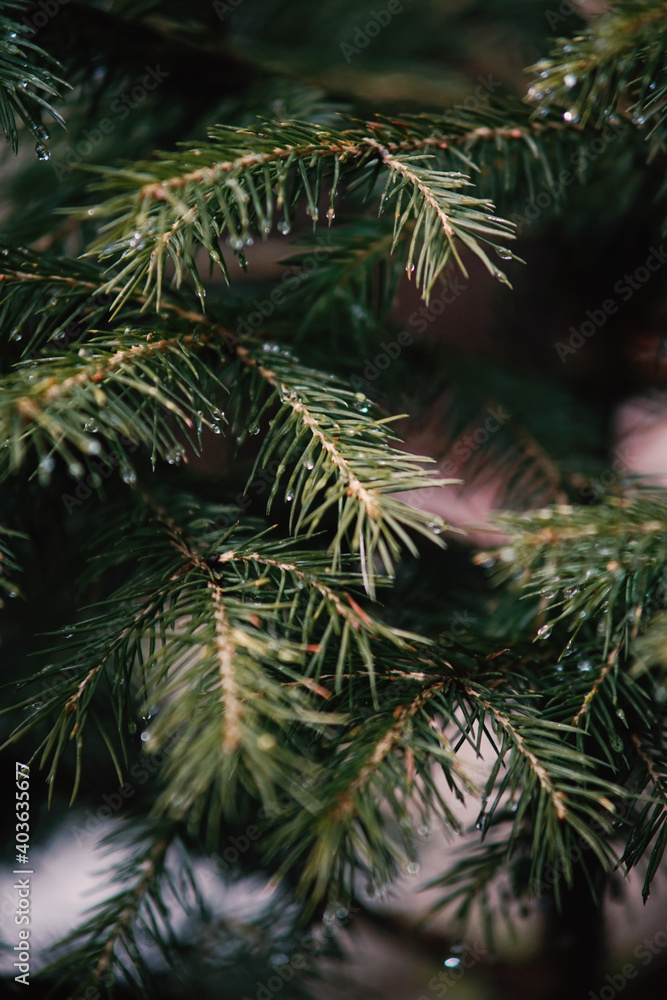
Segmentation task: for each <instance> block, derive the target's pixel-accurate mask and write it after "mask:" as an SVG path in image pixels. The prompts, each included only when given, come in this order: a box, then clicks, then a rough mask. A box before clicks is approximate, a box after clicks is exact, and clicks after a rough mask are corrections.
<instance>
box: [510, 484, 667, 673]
mask: <svg viewBox="0 0 667 1000" xmlns="http://www.w3.org/2000/svg"><path fill="white" fill-rule="evenodd" d="M654 493H655V495H650V494H647V493H641V492H640V493H638V494H637V495H636V496H632V497H628V498H621V499H616V500H614V498H610V499H609V501H608V503H607V504H605V505H604V506H602V505H601V506H598V507H595V508H589V507H569V506H567V505H565V506H556V507H554V508H551V509H549V508H545V509H544V510H543V511H538V512H531V514H529V515H525V516H520V517H517V516H507V517H503V518H502V519H501V522H500V523H502V525H503V530H504V531H506V532H507V533H508V534H509V535H510V537H511V547H507V549H506V551H505V555H506V556H507V565H506V566H505V568H504V569H502V570H500V571H499V574H498V578H499V579H500V578H501V577H503V578H504V577H506V576H507V575H508V567H509V565H510V564H511V566H512V567H513V569H512V572H515V571H516V569H517V568H519V567H520V568H521V569H522V570H523V571H525V574H526V575H525V577H524V585H523V589H524V592H525V594H526V596H528V597H540V598H541V599H542V606H543V608H544V614H545V616H546V622H545V624H544V625H543V626H542V627H541V629H540V632H539V633H538V635H539V636H544V637H548V635H549V634H550V632H551V630H552V628H553V627H554V626H555V625H556V624H558V623H563V625H566V626H567V628H568V630H569V631H571V633H572V635H573V636H576V635H577V633H578V632H579V631H580V630H581V629H582V627H583V626H584V624H585V622H586V621H587V620H589V619H591V620H592V619H598V618H599V629H600V632H599V634H600V635H601V643H600V644H601V650H602V655H603V656H604V657H607V656H608V655H609V651H610V650H611V649H612V648H613V647H615V646H617V645H619V643H622V644H623V647H624V648H625V650H626V651H627V649H628V647H629V645H630V644H631V643H632V642H633V641H634V639H635V638H636V635H637V631H636V628H635V622H638V621H639V618H640V617H641V616H642V614H645V612H646V605H647V603H648V604H649V606H650V607H651V609H652V610H653V611H655V610H657V609H658V608H659V607H661V606H663V604H664V595H663V593H662V579H661V577H662V574H661V568H660V567H661V566H662V564H663V561H664V559H665V558H666V557H667V552H666V551H665V539H666V538H667V535H666V534H665V525H666V523H667V519H666V518H665V500H664V498H663V497H662V495H661V493H660V491H658V490H656V491H654Z"/></svg>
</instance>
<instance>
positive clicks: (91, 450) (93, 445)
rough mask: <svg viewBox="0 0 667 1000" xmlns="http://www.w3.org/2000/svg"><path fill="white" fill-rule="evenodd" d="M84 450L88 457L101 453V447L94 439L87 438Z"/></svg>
mask: <svg viewBox="0 0 667 1000" xmlns="http://www.w3.org/2000/svg"><path fill="white" fill-rule="evenodd" d="M85 448H86V451H87V452H88V454H89V455H99V453H100V452H101V451H102V445H101V444H100V442H99V441H96V440H95V438H89V439H88V440H87V441H86V442H85Z"/></svg>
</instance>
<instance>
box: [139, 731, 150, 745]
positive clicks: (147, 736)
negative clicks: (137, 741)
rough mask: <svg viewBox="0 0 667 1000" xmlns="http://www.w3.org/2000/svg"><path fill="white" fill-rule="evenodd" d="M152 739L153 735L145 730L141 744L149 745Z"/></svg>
mask: <svg viewBox="0 0 667 1000" xmlns="http://www.w3.org/2000/svg"><path fill="white" fill-rule="evenodd" d="M150 738H151V734H150V733H149V732H148V730H147V729H144V731H143V733H142V734H141V742H142V743H147V742H148V740H150Z"/></svg>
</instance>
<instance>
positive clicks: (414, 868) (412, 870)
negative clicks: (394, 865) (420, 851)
mask: <svg viewBox="0 0 667 1000" xmlns="http://www.w3.org/2000/svg"><path fill="white" fill-rule="evenodd" d="M419 867H420V866H419V865H418V863H417V862H416V861H411V862H410V863H409V864H408V865H407V866H406V870H407V873H408V875H418V874H419Z"/></svg>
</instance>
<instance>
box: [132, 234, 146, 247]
mask: <svg viewBox="0 0 667 1000" xmlns="http://www.w3.org/2000/svg"><path fill="white" fill-rule="evenodd" d="M129 243H130V246H131V247H139V246H143V243H144V240H143V236H142V235H141V233H138V232H137V233H134V234H133V235H132V236H131V237H130V240H129Z"/></svg>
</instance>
